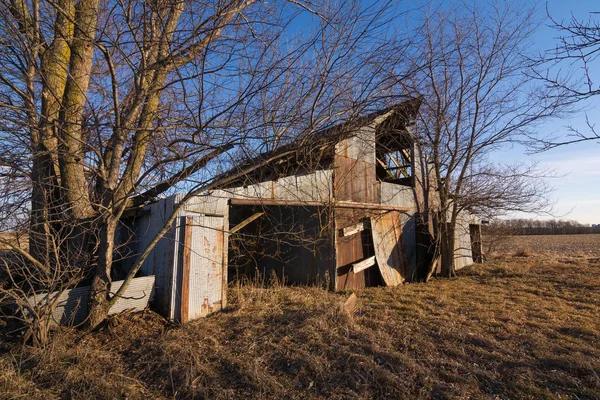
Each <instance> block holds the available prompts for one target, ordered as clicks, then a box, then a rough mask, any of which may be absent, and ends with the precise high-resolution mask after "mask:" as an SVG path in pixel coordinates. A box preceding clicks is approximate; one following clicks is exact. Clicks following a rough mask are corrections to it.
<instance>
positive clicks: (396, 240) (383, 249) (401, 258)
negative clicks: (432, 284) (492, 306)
mask: <svg viewBox="0 0 600 400" xmlns="http://www.w3.org/2000/svg"><path fill="white" fill-rule="evenodd" d="M371 234H372V236H373V244H374V247H375V258H376V259H377V265H378V266H379V271H380V272H381V276H382V277H383V281H384V282H385V284H386V285H387V286H397V285H399V284H401V283H403V282H404V281H405V280H406V279H407V278H408V262H407V260H406V253H405V252H404V245H403V243H402V222H401V220H400V213H399V212H398V211H390V212H387V213H384V214H381V215H377V216H375V217H371Z"/></svg>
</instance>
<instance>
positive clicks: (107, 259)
mask: <svg viewBox="0 0 600 400" xmlns="http://www.w3.org/2000/svg"><path fill="white" fill-rule="evenodd" d="M117 221H118V220H117V219H116V218H113V217H109V218H108V221H105V222H102V225H101V227H100V234H99V238H98V241H99V248H98V260H97V263H96V271H95V273H94V279H93V280H92V289H91V292H90V300H89V314H88V325H89V327H90V328H91V329H94V328H96V327H97V326H99V325H100V324H101V323H102V322H103V321H104V320H105V319H106V317H107V316H108V310H109V309H110V304H109V298H108V295H109V293H110V285H111V277H110V271H111V267H112V262H113V252H114V249H115V232H116V230H117Z"/></svg>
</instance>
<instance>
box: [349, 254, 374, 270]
mask: <svg viewBox="0 0 600 400" xmlns="http://www.w3.org/2000/svg"><path fill="white" fill-rule="evenodd" d="M373 265H375V256H371V257H369V258H365V259H364V260H362V261H359V262H357V263H354V264H352V270H353V271H354V273H355V274H356V273H358V272H360V271H364V270H365V269H367V268H369V267H372V266H373Z"/></svg>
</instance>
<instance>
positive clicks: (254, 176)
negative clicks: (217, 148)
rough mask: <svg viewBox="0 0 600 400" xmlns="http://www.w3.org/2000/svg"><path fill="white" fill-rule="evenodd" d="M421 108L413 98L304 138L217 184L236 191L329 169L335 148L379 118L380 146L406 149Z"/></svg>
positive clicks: (244, 164)
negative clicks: (224, 182)
mask: <svg viewBox="0 0 600 400" xmlns="http://www.w3.org/2000/svg"><path fill="white" fill-rule="evenodd" d="M420 104H421V100H420V99H419V98H409V99H407V100H406V101H403V102H401V103H398V104H396V105H393V106H391V107H387V108H384V109H381V110H377V111H375V112H372V113H369V114H367V115H364V116H360V117H357V118H354V119H351V120H349V121H347V122H344V123H341V124H338V125H335V126H333V127H330V128H327V129H324V130H321V131H318V132H311V133H310V134H305V135H301V136H299V137H298V138H296V139H295V140H293V141H292V142H290V143H288V144H285V145H283V146H280V147H278V148H277V149H275V150H271V151H268V152H264V153H262V154H259V155H258V156H257V157H254V158H250V159H248V160H245V161H243V162H241V163H239V164H237V165H236V166H234V167H233V168H231V169H230V170H228V171H227V172H225V173H223V174H221V175H219V176H217V177H216V178H215V181H217V182H218V181H226V182H227V183H226V184H224V185H223V186H222V187H235V186H240V185H246V184H253V183H256V182H264V181H266V180H271V179H276V178H278V177H281V176H289V175H294V174H302V173H306V172H311V171H315V170H318V169H324V168H328V167H329V166H330V165H331V162H332V161H333V157H334V153H335V145H336V144H337V143H339V142H340V141H342V140H344V139H347V138H349V137H352V136H354V135H356V133H357V129H358V128H360V127H364V126H367V125H369V124H371V123H373V122H375V121H376V120H377V118H383V120H382V121H379V124H378V126H377V130H376V142H377V143H376V146H379V147H381V148H384V149H388V151H391V150H394V147H399V146H400V147H402V146H404V147H406V146H407V145H408V144H410V143H412V141H413V138H412V135H411V134H410V133H409V132H408V131H407V130H406V127H407V126H409V125H410V124H411V121H413V120H414V118H415V116H416V113H417V111H418V109H419V106H420ZM252 168H253V169H252ZM250 169H252V171H251V172H250V173H245V174H244V175H243V176H241V177H236V176H237V175H239V174H240V173H241V172H243V171H247V170H250Z"/></svg>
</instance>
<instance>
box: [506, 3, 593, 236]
mask: <svg viewBox="0 0 600 400" xmlns="http://www.w3.org/2000/svg"><path fill="white" fill-rule="evenodd" d="M531 4H534V3H533V2H531ZM535 4H539V3H538V2H536V3H535ZM547 4H548V11H549V13H550V15H552V17H553V18H554V19H556V20H562V19H564V20H568V19H569V18H571V13H573V15H575V17H576V18H578V19H580V20H581V19H585V20H587V19H588V18H589V17H590V14H589V12H590V11H600V3H599V2H598V1H597V0H594V1H591V0H573V1H564V0H550V1H548V3H547ZM539 12H540V17H543V16H544V15H545V13H546V10H545V8H544V7H540V10H539ZM596 18H597V17H596ZM546 25H547V24H546ZM556 36H557V32H556V31H554V30H552V29H550V28H548V27H547V26H542V27H541V28H540V29H539V30H538V32H537V33H536V37H535V45H536V47H537V48H538V50H539V51H543V50H546V49H549V48H552V47H554V46H555V44H556V39H555V38H556ZM596 64H597V63H596ZM582 106H583V107H584V108H585V109H587V111H580V112H577V113H574V114H573V115H572V116H571V118H569V119H566V120H555V121H550V122H547V123H545V124H543V125H541V126H539V129H540V132H543V133H550V134H553V135H559V136H565V135H567V134H568V126H572V127H574V128H576V129H581V130H583V131H585V130H586V129H588V128H587V126H586V122H585V118H586V117H585V116H586V113H587V116H588V118H589V119H590V121H591V122H592V123H593V124H594V123H596V124H597V126H598V127H600V118H599V116H598V110H599V109H600V99H592V100H590V101H588V102H587V103H585V104H582ZM515 153H516V154H514V155H513V156H514V159H515V160H523V161H530V160H535V161H538V162H539V164H540V166H541V167H546V168H549V169H553V170H555V171H556V173H557V175H558V176H557V178H552V179H549V180H548V182H549V184H550V185H551V186H553V187H554V188H555V189H556V190H555V192H554V194H553V197H554V200H555V202H556V204H555V211H554V214H555V215H556V216H557V217H561V218H565V219H572V220H576V221H579V222H581V223H588V224H591V223H600V141H588V142H584V143H579V144H574V145H569V146H563V147H559V148H555V149H553V150H550V151H547V152H544V153H541V154H535V155H527V154H526V153H525V151H524V150H516V151H515ZM539 218H542V219H546V218H549V217H548V216H547V215H545V216H544V215H543V216H540V217H539Z"/></svg>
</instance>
